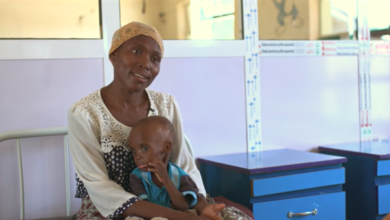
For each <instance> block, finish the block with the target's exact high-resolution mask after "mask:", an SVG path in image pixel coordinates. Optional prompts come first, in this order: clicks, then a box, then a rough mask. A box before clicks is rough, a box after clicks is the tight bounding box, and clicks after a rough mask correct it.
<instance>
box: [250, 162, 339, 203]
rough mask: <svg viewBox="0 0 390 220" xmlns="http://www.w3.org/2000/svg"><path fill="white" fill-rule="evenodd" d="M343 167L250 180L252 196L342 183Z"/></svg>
mask: <svg viewBox="0 0 390 220" xmlns="http://www.w3.org/2000/svg"><path fill="white" fill-rule="evenodd" d="M344 182H345V170H344V168H338V169H332V170H323V171H316V172H309V173H300V174H294V175H287V176H278V177H272V178H265V179H256V180H252V181H251V185H252V190H251V191H252V196H254V197H255V196H264V195H272V194H276V193H283V192H290V191H297V190H303V189H310V188H316V187H322V186H330V185H337V184H343V183H344Z"/></svg>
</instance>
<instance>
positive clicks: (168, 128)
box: [127, 116, 175, 171]
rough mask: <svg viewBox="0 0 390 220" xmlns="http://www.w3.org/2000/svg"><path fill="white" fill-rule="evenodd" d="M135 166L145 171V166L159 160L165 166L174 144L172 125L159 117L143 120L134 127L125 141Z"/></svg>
mask: <svg viewBox="0 0 390 220" xmlns="http://www.w3.org/2000/svg"><path fill="white" fill-rule="evenodd" d="M127 142H128V143H129V147H130V150H131V152H132V153H133V158H134V162H135V164H136V165H137V166H138V168H140V169H141V170H142V171H147V168H148V166H147V164H148V163H149V162H152V161H153V160H154V159H160V160H161V161H162V162H164V163H165V164H167V161H168V157H169V153H170V152H171V149H172V147H173V145H174V144H175V143H174V142H175V130H174V128H173V125H172V123H171V122H170V121H169V120H168V119H166V118H164V117H161V116H151V117H147V118H144V119H142V120H140V121H139V122H137V124H135V125H134V127H133V129H132V130H131V132H130V135H129V138H128V140H127Z"/></svg>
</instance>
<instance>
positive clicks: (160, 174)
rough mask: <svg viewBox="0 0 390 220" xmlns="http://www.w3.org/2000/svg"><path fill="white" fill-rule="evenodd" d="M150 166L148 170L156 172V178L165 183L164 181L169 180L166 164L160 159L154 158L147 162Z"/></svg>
mask: <svg viewBox="0 0 390 220" xmlns="http://www.w3.org/2000/svg"><path fill="white" fill-rule="evenodd" d="M149 166H151V167H150V168H149V169H148V170H149V171H150V172H153V173H155V174H156V176H157V178H158V180H159V181H160V182H161V183H162V184H164V185H165V183H166V181H168V180H171V178H169V175H168V171H167V166H166V165H165V164H164V163H163V162H162V161H161V160H160V159H157V158H156V159H154V160H153V162H150V163H149Z"/></svg>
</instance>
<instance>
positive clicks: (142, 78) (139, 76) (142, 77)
mask: <svg viewBox="0 0 390 220" xmlns="http://www.w3.org/2000/svg"><path fill="white" fill-rule="evenodd" d="M134 75H135V76H136V77H137V78H139V79H141V80H142V81H146V80H147V78H146V77H144V76H142V75H140V74H138V73H134Z"/></svg>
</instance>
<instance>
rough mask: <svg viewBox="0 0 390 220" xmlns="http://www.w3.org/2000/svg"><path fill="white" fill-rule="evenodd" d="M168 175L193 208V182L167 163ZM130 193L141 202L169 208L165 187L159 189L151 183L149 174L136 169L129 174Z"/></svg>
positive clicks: (176, 167)
mask: <svg viewBox="0 0 390 220" xmlns="http://www.w3.org/2000/svg"><path fill="white" fill-rule="evenodd" d="M168 175H169V177H170V178H171V180H172V182H173V184H174V185H175V186H176V188H177V189H178V190H179V192H181V194H183V196H187V197H190V198H191V199H190V200H189V202H190V203H189V207H190V208H192V207H194V206H195V205H196V204H197V202H198V199H197V196H196V195H197V194H198V188H197V187H196V184H195V182H194V181H193V180H192V179H191V178H190V177H189V176H188V175H187V174H186V173H185V172H184V171H183V170H182V169H180V167H178V166H177V165H175V164H172V163H170V162H168ZM130 190H131V193H133V194H134V195H137V196H138V197H139V198H140V199H142V200H149V202H152V203H155V204H158V205H161V206H165V207H168V208H171V198H170V196H169V194H168V191H167V190H166V188H165V186H162V187H161V188H159V187H158V186H156V185H155V184H154V183H153V180H152V175H151V173H150V172H144V171H141V170H140V169H138V168H136V169H135V170H134V171H133V172H132V173H131V174H130Z"/></svg>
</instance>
